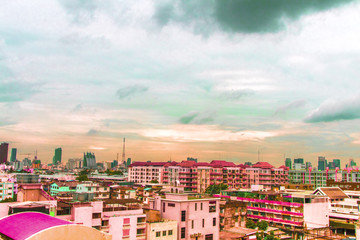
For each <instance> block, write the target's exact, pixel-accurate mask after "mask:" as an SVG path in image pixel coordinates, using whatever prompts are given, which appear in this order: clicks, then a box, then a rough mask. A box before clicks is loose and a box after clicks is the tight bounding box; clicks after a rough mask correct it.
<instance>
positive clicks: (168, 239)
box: [145, 210, 178, 240]
mask: <svg viewBox="0 0 360 240" xmlns="http://www.w3.org/2000/svg"><path fill="white" fill-rule="evenodd" d="M145 213H146V218H147V221H146V239H147V240H160V239H161V240H163V239H164V240H177V230H178V223H177V221H175V220H169V219H162V218H161V217H160V212H159V211H156V210H147V211H145Z"/></svg>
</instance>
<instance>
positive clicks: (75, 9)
mask: <svg viewBox="0 0 360 240" xmlns="http://www.w3.org/2000/svg"><path fill="white" fill-rule="evenodd" d="M59 3H60V5H61V6H63V7H64V9H65V10H66V12H67V13H68V14H69V15H70V16H71V17H72V20H73V22H74V23H79V24H84V23H89V21H91V20H92V19H93V17H94V14H95V11H96V9H97V8H98V3H97V1H96V0H61V1H59Z"/></svg>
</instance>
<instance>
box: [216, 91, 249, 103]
mask: <svg viewBox="0 0 360 240" xmlns="http://www.w3.org/2000/svg"><path fill="white" fill-rule="evenodd" d="M254 93H255V92H254V91H253V90H251V89H237V90H228V91H224V92H222V93H221V94H220V97H221V98H223V99H227V100H232V101H236V100H239V99H241V98H244V97H247V96H250V95H253V94H254Z"/></svg>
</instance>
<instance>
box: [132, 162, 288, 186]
mask: <svg viewBox="0 0 360 240" xmlns="http://www.w3.org/2000/svg"><path fill="white" fill-rule="evenodd" d="M288 174H289V173H288V169H287V167H285V166H281V167H279V168H275V167H274V166H272V165H271V164H269V163H267V162H258V163H256V164H254V165H253V166H251V167H250V166H247V165H243V164H239V165H236V164H235V163H233V162H226V161H222V160H213V161H211V162H210V163H208V162H199V163H197V162H195V161H183V162H181V163H176V162H170V163H169V162H153V163H152V162H135V163H133V164H131V165H130V167H129V177H128V179H129V181H131V182H135V183H150V181H152V180H157V181H158V182H159V183H164V184H169V185H172V186H176V187H183V188H184V190H185V191H186V192H196V193H204V192H205V190H206V188H207V187H209V186H210V185H212V184H220V183H223V184H226V185H228V186H229V189H240V188H250V187H251V185H264V187H265V188H266V189H270V188H271V186H274V185H275V186H279V185H282V184H286V183H288V182H289V181H288Z"/></svg>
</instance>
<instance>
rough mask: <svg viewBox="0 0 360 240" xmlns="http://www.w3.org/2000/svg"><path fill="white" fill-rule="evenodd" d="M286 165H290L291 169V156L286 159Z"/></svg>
mask: <svg viewBox="0 0 360 240" xmlns="http://www.w3.org/2000/svg"><path fill="white" fill-rule="evenodd" d="M285 166H286V167H288V168H289V169H291V158H286V159H285Z"/></svg>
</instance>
